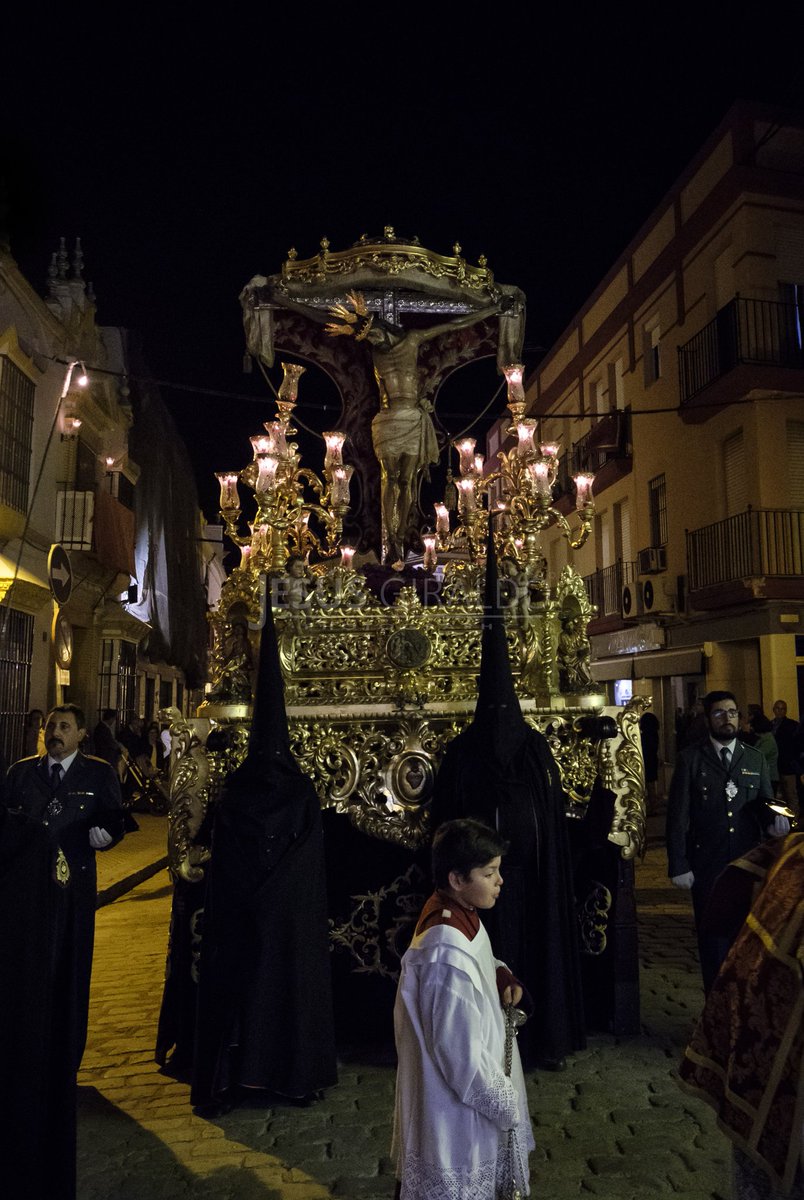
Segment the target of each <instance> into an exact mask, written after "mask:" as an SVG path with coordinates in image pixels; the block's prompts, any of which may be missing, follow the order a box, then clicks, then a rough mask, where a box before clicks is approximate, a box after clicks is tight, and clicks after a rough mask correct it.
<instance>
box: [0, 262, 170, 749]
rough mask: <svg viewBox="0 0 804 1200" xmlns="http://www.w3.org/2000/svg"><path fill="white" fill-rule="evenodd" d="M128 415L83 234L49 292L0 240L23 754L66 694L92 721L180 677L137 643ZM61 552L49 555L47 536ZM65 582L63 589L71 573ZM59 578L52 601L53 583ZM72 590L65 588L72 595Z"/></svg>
mask: <svg viewBox="0 0 804 1200" xmlns="http://www.w3.org/2000/svg"><path fill="white" fill-rule="evenodd" d="M132 422H133V416H132V407H131V397H130V393H129V388H128V382H127V372H126V335H125V331H123V330H120V329H117V328H109V327H103V326H100V325H98V324H97V323H96V306H95V301H94V296H93V294H92V289H91V285H88V284H87V283H86V282H85V280H84V278H83V255H82V251H81V247H80V243H77V244H76V246H75V248H74V249H72V250H71V251H69V252H68V250H67V249H66V247H65V245H64V243H63V242H62V245H61V248H60V250H59V251H57V252H56V253H55V254H54V255H53V259H52V262H51V266H50V271H49V279H48V281H47V285H46V288H45V294H44V295H40V294H39V292H38V291H37V290H36V289H35V288H34V287H33V286H32V284H31V283H30V282H29V281H28V280H27V279H26V278H25V277H24V275H23V274H22V272H21V271H20V269H19V267H18V266H17V264H16V262H15V260H14V258H13V257H12V255H11V253H10V251H9V250H8V248H7V247H1V246H0V751H1V752H2V755H3V757H4V759H5V760H6V762H11V761H13V760H14V759H15V758H17V757H19V756H20V755H21V754H22V753H23V752H25V751H26V750H31V749H32V747H31V746H29V745H28V741H29V739H28V738H27V737H26V733H27V729H26V714H27V713H28V712H29V711H30V710H31V709H39V710H41V711H43V712H47V710H48V709H49V708H50V707H52V706H53V705H54V704H56V703H62V702H64V701H71V702H74V703H77V704H79V705H80V706H81V707H82V708H83V709H84V711H85V712H86V715H87V719H88V726H89V728H90V729H92V728H93V727H94V725H95V723H96V721H97V719H98V713H99V711H100V710H101V709H103V708H106V707H108V708H115V709H117V710H118V711H119V713H120V718H121V720H123V719H126V718H127V717H129V716H132V715H134V714H135V713H139V714H141V715H144V716H146V717H148V718H151V717H153V716H154V715H155V714H156V712H157V710H158V708H159V707H160V705H164V704H174V703H175V704H178V706H179V707H180V708H182V709H183V710H184V711H187V702H188V700H189V697H186V695H185V689H184V683H183V675H182V672H181V671H180V670H178V669H177V668H176V667H173V666H169V665H167V664H165V663H163V662H161V663H160V662H151V661H149V660H148V658H147V656H144V655H143V654H142V652H141V650H140V646H141V643H142V642H143V639H144V638H146V637H147V636H148V634H149V632H150V625H149V623H148V622H147V621H144V620H143V619H141V617H140V616H139V615H138V613H137V610H136V601H137V590H138V587H141V584H138V574H139V575H140V576H141V575H142V574H143V572H142V569H141V568H138V566H137V564H136V562H135V558H136V555H135V551H137V529H136V519H135V489H136V485H137V480H138V476H139V469H138V466H137V464H136V463H134V462H132V461H131V459H130V457H129V453H128V440H129V432H130V429H131V427H132ZM54 545H55V546H59V547H61V548H62V549H63V551H64V552H65V555H66V559H65V558H64V557H62V558H61V559H58V558H57V559H56V560H53V559H51V549H52V547H53V546H54ZM69 573H71V575H72V587H71V589H70V588H69V586H68V579H67V576H68V574H69ZM53 578H55V581H56V588H57V591H58V590H59V588H60V587H63V588H64V591H63V592H62V594H61V596H60V600H59V601H57V600H56V599H55V598H54V594H53V592H52V591H51V587H50V582H51V579H53ZM68 592H69V594H68Z"/></svg>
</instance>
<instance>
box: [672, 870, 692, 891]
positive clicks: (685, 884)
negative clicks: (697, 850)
mask: <svg viewBox="0 0 804 1200" xmlns="http://www.w3.org/2000/svg"><path fill="white" fill-rule="evenodd" d="M670 882H671V883H672V884H673V886H674V887H677V888H683V890H684V891H685V892H688V891H689V890H690V888H691V887H692V885H693V884H694V883H695V876H694V875H693V873H692V871H685V872H684V874H683V875H673V876H672V877H671V879H670Z"/></svg>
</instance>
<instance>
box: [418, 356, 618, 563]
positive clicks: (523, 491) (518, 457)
mask: <svg viewBox="0 0 804 1200" xmlns="http://www.w3.org/2000/svg"><path fill="white" fill-rule="evenodd" d="M523 372H524V368H523V366H522V364H521V363H512V364H511V365H510V366H508V367H506V368H505V372H504V373H505V378H506V383H507V387H508V400H507V405H508V409H509V411H510V413H511V419H512V424H511V425H510V426H509V428H508V430H507V432H508V433H509V434H514V433H515V434H516V436H517V442H516V444H515V445H514V446H513V447H512V448H511V449H510V450H507V451H506V450H500V451H499V452H498V455H497V458H498V459H499V463H500V466H499V468H498V469H497V470H495V471H491V472H489V473H488V474H485V473H484V471H485V463H484V460H483V455H482V454H478V453H476V450H475V445H476V441H475V438H472V437H463V438H459V439H457V440H456V441H454V442H453V443H452V444H453V446H454V448H455V449H456V450H457V452H458V456H459V464H458V469H459V477H458V479H457V480H456V481H455V482H456V487H457V490H458V524H457V525H456V526H455V528H454V529H450V517H449V511H448V509H447V507H446V505H445V504H443V503H437V504H436V505H435V518H436V528H435V534H429V535H425V536H424V538H423V541H424V546H425V554H424V564H425V566H426V567H429V568H430V569H431V570H432V569H434V568H435V566H436V561H437V552H438V550H442V551H458V552H460V551H464V552H466V554H467V555H468V557H469V558H470V559H471V560H472V561H476V560H477V559H478V558H479V557H481V555H482V552H483V550H482V548H483V544H484V541H485V537H486V533H487V530H488V521H489V513H490V511H491V506H492V502H493V501H494V497H495V496H496V510H497V514H498V522H497V535H496V541H497V542H498V543H499V550H500V553H501V556H504V557H508V558H512V559H513V560H514V561H515V562H516V563H517V564H518V565H519V566H521V567H522V568H523V569H524V571H525V572H526V574H527V577H528V578H529V579H530V580H531V581H533V582H534V583H536V584H540V583H541V584H545V583H546V577H547V563H546V560H545V557H544V553H543V550H542V545H541V533H542V530H544V529H546V528H547V527H548V526H550V525H553V524H555V525H556V526H557V527H558V528H559V529H560V530H561V532H562V534H563V535H564V537H565V538H566V539H567V542H568V544H569V546H570V548H571V549H572V550H579V549H580V548H581V546H583V544H584V542H585V541H586V539H587V538H588V537H589V534H590V532H591V529H592V519H593V517H594V515H595V503H594V500H593V498H592V485H593V483H594V475H592V474H590V473H586V472H583V473H579V474H576V475H574V476H573V481H574V483H575V507H576V514H577V521H578V523H577V527H576V528H575V529H573V527H572V525H571V524H570V522H569V521H568V520H567V518H566V517H565V516H564V514H563V513H561V512H560V511H559V510H558V509H557V508H556V507H555V506H554V503H553V490H554V488H555V484H556V480H557V478H558V468H559V457H558V452H559V444H558V442H547V441H544V442H543V441H540V440H538V434H539V423H538V421H536V420H534V419H533V418H532V417H525V415H524V412H525V392H524V388H523V382H522V380H523ZM484 501H485V503H484Z"/></svg>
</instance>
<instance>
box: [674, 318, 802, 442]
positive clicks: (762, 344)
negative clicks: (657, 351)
mask: <svg viewBox="0 0 804 1200" xmlns="http://www.w3.org/2000/svg"><path fill="white" fill-rule="evenodd" d="M803 331H804V311H802V309H801V307H800V306H799V305H797V304H783V303H780V302H777V301H774V300H749V299H746V298H743V297H740V296H738V297H736V298H735V299H734V300H732V301H730V302H729V303H728V304H726V305H725V306H724V307H723V308H721V309H720V311H719V312H718V313H717V315H716V316H715V318H714V320H712V321H710V322H709V324H708V325H705V326H704V327H703V329H701V330H700V331H699V332H698V333H696V334H695V336H694V337H692V338H690V340H689V341H688V342H685V343H684V345H683V346H679V348H678V378H679V390H680V395H681V410H682V417H683V418H684V420H685V421H688V422H700V421H706V420H707V419H708V418H709V417H710V416H712V415H713V413H714V412H716V411H717V410H719V409H721V408H724V407H725V406H726V405H728V404H731V403H732V402H733V401H734V400H737V399H740V398H741V397H742V396H745V395H747V394H748V393H749V392H751V391H753V390H754V389H771V390H774V391H800V390H801V389H802V387H804V352H803V351H802V332H803Z"/></svg>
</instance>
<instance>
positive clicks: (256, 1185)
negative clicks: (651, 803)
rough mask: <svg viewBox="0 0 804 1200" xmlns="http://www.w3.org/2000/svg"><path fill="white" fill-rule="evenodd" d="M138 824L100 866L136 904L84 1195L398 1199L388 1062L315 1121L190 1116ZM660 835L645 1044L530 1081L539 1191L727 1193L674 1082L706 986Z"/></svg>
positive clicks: (648, 897) (121, 915) (130, 904)
mask: <svg viewBox="0 0 804 1200" xmlns="http://www.w3.org/2000/svg"><path fill="white" fill-rule="evenodd" d="M138 819H140V818H138ZM140 820H141V826H142V827H143V828H142V830H141V832H142V834H143V836H142V839H141V841H140V842H139V844H138V843H137V839H138V838H139V837H140V835H139V834H137V835H133V836H132V837H130V838H129V839H127V842H124V843H123V845H122V846H120V847H119V848H117V849H116V850H115V851H110V852H109V854H108V856H100V861H101V863H104V866H103V870H104V872H106V876H105V880H104V884H103V886H104V888H105V889H107V891H108V889H109V888H114V887H115V886H116V887H117V890H118V891H123V893H124V894H122V895H120V896H119V897H118V898H117V899H115V900H113V902H111V903H107V904H106V905H105V906H104V907H102V908H101V910H100V911H99V912H98V921H97V933H96V949H95V970H94V975H93V994H92V1008H91V1012H90V1029H89V1044H88V1047H87V1052H86V1055H85V1058H84V1066H83V1068H82V1070H81V1074H80V1076H79V1153H78V1195H79V1198H80V1200H109V1198H114V1200H173V1198H174V1197H184V1196H187V1197H189V1196H190V1195H192V1196H193V1197H197V1198H198V1200H204V1198H209V1200H212V1197H214V1198H215V1200H229V1198H231V1200H235V1198H236V1200H324V1198H326V1197H342V1198H346V1200H390V1197H391V1196H392V1195H393V1190H394V1179H393V1170H392V1165H391V1161H390V1158H389V1156H388V1146H389V1141H390V1119H391V1109H392V1104H393V1089H394V1070H393V1064H392V1062H390V1061H377V1060H374V1061H372V1060H370V1059H369V1058H368V1057H367V1056H366V1055H358V1056H355V1055H349V1056H347V1057H345V1058H344V1059H343V1060H342V1061H341V1064H340V1084H339V1086H338V1087H337V1088H333V1089H332V1090H331V1091H330V1092H329V1093H327V1095H326V1096H325V1098H324V1100H323V1101H321V1102H320V1103H319V1104H317V1105H315V1106H313V1107H311V1108H307V1109H299V1108H292V1107H284V1106H280V1105H277V1106H271V1107H266V1105H265V1103H264V1102H263V1103H262V1104H255V1106H254V1107H251V1108H238V1109H236V1110H235V1111H233V1112H231V1113H228V1114H226V1115H225V1116H221V1117H219V1118H216V1119H214V1120H204V1119H201V1118H200V1117H196V1116H194V1115H193V1112H192V1110H191V1108H190V1104H189V1089H188V1087H187V1086H186V1085H185V1084H183V1083H179V1082H177V1081H176V1080H174V1079H172V1078H171V1077H170V1076H169V1075H166V1074H162V1073H161V1072H160V1070H159V1068H158V1067H157V1066H156V1064H155V1063H154V1061H153V1045H154V1038H155V1029H156V1019H157V1013H158V1009H159V1003H160V998H161V989H162V978H163V972H164V964H165V951H166V943H167V925H168V914H169V908H170V897H171V889H170V885H169V882H168V878H167V874H166V872H165V871H164V870H158V873H157V874H155V875H152V876H151V877H150V878H148V879H146V880H145V881H144V882H140V883H139V884H138V885H137V886H136V887H134V888H133V889H132V890H127V889H128V888H129V887H130V885H131V882H132V879H137V878H138V877H141V876H140V873H141V872H142V870H143V868H144V866H147V864H145V863H144V862H143V861H142V860H143V859H144V858H147V857H148V856H149V854H150V857H151V863H153V862H156V861H158V859H159V856H160V854H161V853H162V852H163V842H162V840H161V838H162V833H163V831H164V830H165V829H166V821H165V819H164V818H150V817H145V818H142V819H140ZM659 823H660V819H658V818H654V819H653V820H652V821H651V822H650V826H651V833H652V836H651V837H650V840H649V850H648V854H647V856H646V859H645V862H644V863H642V864H640V865H639V866H638V867H637V887H638V905H639V923H640V944H641V960H642V973H641V1002H642V1024H643V1034H642V1036H640V1037H632V1038H618V1037H614V1036H606V1035H595V1036H593V1037H592V1038H591V1039H590V1042H589V1047H588V1049H587V1050H585V1051H584V1052H583V1053H581V1054H578V1055H576V1056H575V1057H574V1058H573V1059H572V1060H571V1061H570V1063H569V1065H568V1068H567V1070H566V1071H564V1072H562V1073H559V1074H549V1073H544V1072H538V1073H534V1074H533V1075H532V1076H531V1077H530V1078H529V1080H528V1090H529V1095H530V1109H531V1114H532V1116H533V1121H534V1126H535V1134H536V1142H537V1149H536V1151H535V1153H534V1155H533V1158H532V1162H531V1167H532V1185H533V1195H534V1196H541V1197H549V1198H550V1200H564V1198H565V1197H570V1196H572V1197H575V1196H586V1197H591V1196H600V1197H611V1198H612V1200H615V1198H616V1200H630V1198H631V1197H633V1198H637V1197H638V1198H639V1200H646V1198H648V1197H653V1196H659V1197H661V1196H673V1197H676V1198H677V1200H727V1198H728V1196H729V1195H730V1188H729V1166H728V1163H729V1147H728V1143H727V1142H726V1140H725V1139H724V1138H723V1137H722V1135H721V1134H720V1133H719V1132H718V1131H717V1129H716V1126H715V1122H714V1118H713V1116H712V1114H711V1113H710V1112H709V1110H708V1109H707V1108H706V1107H705V1106H704V1105H703V1104H701V1103H699V1102H698V1101H696V1100H693V1099H689V1098H688V1097H686V1096H685V1095H684V1094H683V1093H682V1092H681V1091H680V1090H679V1089H678V1087H677V1086H676V1085H675V1083H674V1082H673V1073H674V1070H675V1067H676V1065H677V1063H678V1060H679V1056H680V1051H681V1049H682V1047H683V1045H684V1043H685V1041H686V1037H687V1034H688V1032H689V1030H690V1027H691V1024H692V1022H693V1021H694V1019H695V1017H696V1015H697V1013H698V1011H699V1009H700V1006H701V1003H702V991H701V987H700V981H699V976H698V968H697V960H696V956H695V949H694V937H693V927H692V914H691V908H690V904H689V900H688V897H687V896H685V895H683V894H681V893H677V892H674V891H673V890H672V889H671V888H670V886H669V884H668V882H667V879H666V877H665V862H664V854H663V850H662V847H661V842H660V837H659V836H658V826H659ZM653 826H656V827H657V828H655V829H654V828H652V827H653ZM146 840H148V841H149V842H150V843H151V844H150V846H149V848H148V849H146V847H145V842H146ZM113 856H116V857H113ZM104 859H107V862H104Z"/></svg>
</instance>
